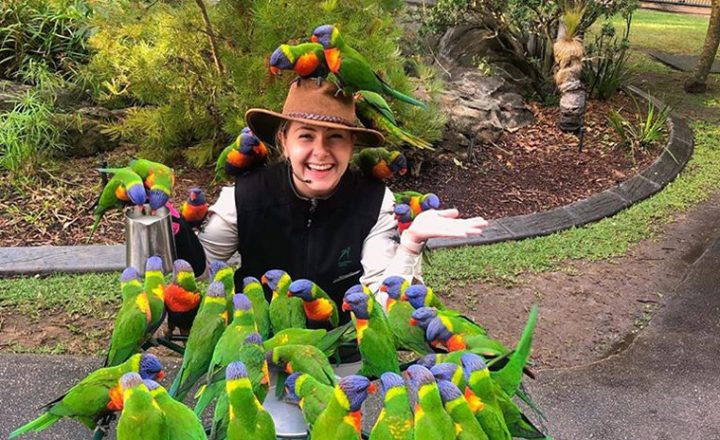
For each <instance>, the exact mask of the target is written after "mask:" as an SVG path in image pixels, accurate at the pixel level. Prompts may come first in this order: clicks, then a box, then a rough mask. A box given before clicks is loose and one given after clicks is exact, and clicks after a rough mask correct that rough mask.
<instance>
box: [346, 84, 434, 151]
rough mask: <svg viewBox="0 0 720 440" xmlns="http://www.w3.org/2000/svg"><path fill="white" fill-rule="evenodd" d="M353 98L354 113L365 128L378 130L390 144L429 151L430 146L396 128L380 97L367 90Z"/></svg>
mask: <svg viewBox="0 0 720 440" xmlns="http://www.w3.org/2000/svg"><path fill="white" fill-rule="evenodd" d="M354 97H355V113H356V114H357V116H358V119H360V122H362V123H363V125H364V126H365V127H367V128H372V129H373V130H378V131H380V132H381V133H383V134H384V135H386V139H388V141H389V142H390V143H392V144H396V145H399V144H401V143H403V142H404V143H406V144H408V145H412V146H413V147H415V148H420V149H430V150H432V149H433V147H432V144H431V143H430V142H428V141H426V140H424V139H421V138H419V137H417V136H415V135H414V134H412V133H408V132H407V131H405V130H403V129H402V128H400V127H398V125H397V122H396V121H395V116H394V115H393V113H392V110H391V109H390V106H389V105H388V103H387V101H385V98H383V97H382V96H381V95H379V94H377V93H375V92H371V91H369V90H359V91H358V92H357V93H355V95H354Z"/></svg>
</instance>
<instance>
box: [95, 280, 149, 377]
mask: <svg viewBox="0 0 720 440" xmlns="http://www.w3.org/2000/svg"><path fill="white" fill-rule="evenodd" d="M120 282H121V283H123V284H126V285H127V284H129V283H133V284H136V285H137V288H138V289H142V287H140V275H139V274H138V272H137V270H135V269H134V268H132V267H128V268H126V269H125V270H123V272H122V274H121V275H120ZM129 290H130V289H124V292H123V293H126V292H128V291H129ZM151 323H152V314H151V312H150V303H149V301H148V296H147V295H146V294H145V292H143V291H142V290H140V291H139V292H136V293H135V294H129V295H127V296H123V303H122V306H121V307H120V311H119V312H118V314H117V317H116V318H115V324H114V325H113V331H112V337H111V339H110V348H109V349H108V354H107V357H106V358H105V363H104V364H103V366H104V367H113V366H115V365H120V364H122V363H123V362H125V361H126V360H128V358H130V356H132V355H134V354H135V353H137V352H138V351H140V347H142V345H143V344H144V343H145V341H146V340H147V339H148V338H149V336H150V335H149V333H148V330H149V329H150V324H151Z"/></svg>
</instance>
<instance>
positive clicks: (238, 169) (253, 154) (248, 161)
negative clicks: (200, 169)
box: [215, 129, 268, 181]
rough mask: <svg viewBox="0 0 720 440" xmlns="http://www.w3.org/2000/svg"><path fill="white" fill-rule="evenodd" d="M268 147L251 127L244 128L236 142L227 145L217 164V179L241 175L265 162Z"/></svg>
mask: <svg viewBox="0 0 720 440" xmlns="http://www.w3.org/2000/svg"><path fill="white" fill-rule="evenodd" d="M267 156H268V149H267V147H266V146H265V144H264V143H262V141H260V139H258V137H257V136H255V135H254V134H253V132H251V131H250V129H243V131H242V132H241V133H240V135H239V136H238V137H237V139H235V142H233V143H232V144H230V145H228V146H227V147H225V149H224V150H223V151H222V153H220V156H219V157H218V160H217V163H216V164H215V180H216V181H218V180H227V179H229V178H230V177H237V176H241V175H243V174H244V173H246V172H248V171H250V170H252V169H253V168H255V167H257V166H260V165H262V164H264V163H265V161H266V160H267Z"/></svg>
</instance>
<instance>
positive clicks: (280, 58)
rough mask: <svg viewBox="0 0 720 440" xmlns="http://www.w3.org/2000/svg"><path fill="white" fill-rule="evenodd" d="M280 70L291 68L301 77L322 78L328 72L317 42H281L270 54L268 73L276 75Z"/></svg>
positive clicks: (320, 45)
mask: <svg viewBox="0 0 720 440" xmlns="http://www.w3.org/2000/svg"><path fill="white" fill-rule="evenodd" d="M281 70H292V71H293V72H295V73H296V74H297V75H298V76H299V77H300V78H303V79H307V78H318V79H324V78H325V77H326V76H327V75H328V73H330V70H329V69H328V67H327V64H325V50H324V48H323V47H322V44H319V43H302V44H298V45H295V46H292V45H289V44H281V45H280V46H279V47H278V48H277V49H275V50H274V51H273V53H272V55H270V74H271V75H273V76H275V75H278V74H279V73H280V71H281Z"/></svg>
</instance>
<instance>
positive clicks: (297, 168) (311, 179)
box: [279, 122, 354, 198]
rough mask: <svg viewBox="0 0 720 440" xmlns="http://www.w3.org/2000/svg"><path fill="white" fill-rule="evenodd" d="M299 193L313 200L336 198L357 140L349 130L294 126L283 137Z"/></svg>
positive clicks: (283, 143)
mask: <svg viewBox="0 0 720 440" xmlns="http://www.w3.org/2000/svg"><path fill="white" fill-rule="evenodd" d="M279 136H280V141H281V142H282V145H283V150H284V151H285V157H287V158H288V159H289V160H290V163H291V164H292V168H293V181H294V182H295V188H296V189H297V190H298V192H299V193H300V194H301V195H303V196H305V197H309V198H315V197H326V196H329V195H330V194H332V192H333V191H334V190H335V187H337V185H338V183H340V178H341V177H342V176H343V174H345V171H346V170H347V168H348V164H349V163H350V157H351V156H352V150H353V142H354V138H353V135H352V133H351V132H350V131H349V130H342V129H337V128H326V127H319V126H316V125H310V124H305V123H303V122H291V123H290V124H289V125H288V126H287V128H286V130H285V131H284V132H282V131H281V132H280V133H279Z"/></svg>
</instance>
